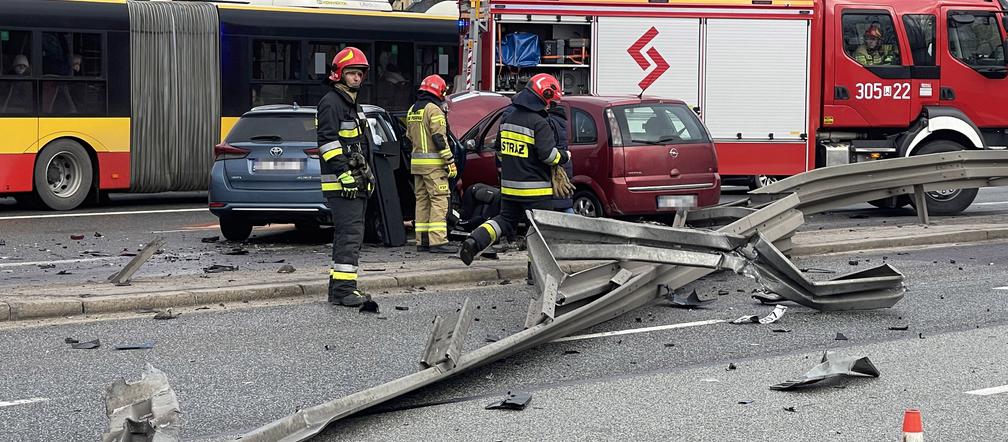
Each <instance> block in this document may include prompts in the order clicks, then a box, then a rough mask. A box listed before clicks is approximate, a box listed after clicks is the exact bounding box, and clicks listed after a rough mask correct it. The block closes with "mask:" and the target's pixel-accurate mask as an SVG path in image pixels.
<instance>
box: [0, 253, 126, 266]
mask: <svg viewBox="0 0 1008 442" xmlns="http://www.w3.org/2000/svg"><path fill="white" fill-rule="evenodd" d="M116 258H118V256H98V257H95V258H81V259H64V260H61V261H27V262H7V263H3V264H0V268H3V267H24V266H37V265H43V264H75V263H79V262H92V261H108V260H110V259H116Z"/></svg>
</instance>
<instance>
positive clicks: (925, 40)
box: [903, 14, 935, 66]
mask: <svg viewBox="0 0 1008 442" xmlns="http://www.w3.org/2000/svg"><path fill="white" fill-rule="evenodd" d="M903 26H904V27H905V28H906V33H907V38H908V39H909V40H910V51H911V55H913V64H914V66H934V65H935V52H934V41H935V16H933V15H928V14H908V15H904V16H903Z"/></svg>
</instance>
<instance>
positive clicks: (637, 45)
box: [627, 26, 669, 90]
mask: <svg viewBox="0 0 1008 442" xmlns="http://www.w3.org/2000/svg"><path fill="white" fill-rule="evenodd" d="M657 36H658V30H657V29H655V28H654V26H652V27H651V29H648V31H647V32H645V33H644V35H642V36H641V37H640V38H638V39H637V41H635V42H634V44H632V45H630V47H629V48H628V49H627V52H628V53H629V54H630V57H631V58H633V59H634V61H636V62H637V65H638V66H640V68H641V69H642V70H644V71H647V69H648V68H649V67H651V61H653V62H654V65H655V68H654V70H652V71H651V73H650V74H647V76H646V77H644V79H643V80H641V81H640V83H637V85H638V86H640V88H641V89H642V90H647V88H648V87H650V86H651V85H652V84H653V83H654V82H655V81H656V80H658V77H661V76H662V74H664V73H665V71H667V70H668V68H669V64H668V62H666V61H665V59H664V58H662V56H661V54H659V53H658V50H657V49H655V48H654V46H652V47H651V48H649V49H648V50H647V55H648V57H651V61H648V59H647V57H645V56H644V52H643V50H644V46H647V45H648V43H651V40H654V38H655V37H657Z"/></svg>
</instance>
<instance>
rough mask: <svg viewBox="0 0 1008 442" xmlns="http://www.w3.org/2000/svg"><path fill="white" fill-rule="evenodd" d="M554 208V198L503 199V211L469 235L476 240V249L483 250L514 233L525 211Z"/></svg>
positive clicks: (523, 218) (524, 218)
mask: <svg viewBox="0 0 1008 442" xmlns="http://www.w3.org/2000/svg"><path fill="white" fill-rule="evenodd" d="M532 209H539V210H553V200H549V199H548V200H541V201H534V202H517V201H509V200H503V201H501V212H500V214H499V215H497V216H495V217H493V219H491V220H490V221H487V222H485V223H483V224H481V225H480V226H479V227H477V228H476V230H473V231H472V233H471V234H469V237H470V238H472V239H474V240H476V250H479V251H481V252H482V251H483V250H486V249H487V247H490V246H492V245H493V244H494V243H495V242H497V240H498V239H500V238H503V237H506V236H510V235H513V234H514V232H515V229H516V228H517V227H518V223H520V222H522V221H525V220H526V217H525V211H526V210H532Z"/></svg>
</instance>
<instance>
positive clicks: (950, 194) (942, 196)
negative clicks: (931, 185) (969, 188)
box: [927, 189, 962, 201]
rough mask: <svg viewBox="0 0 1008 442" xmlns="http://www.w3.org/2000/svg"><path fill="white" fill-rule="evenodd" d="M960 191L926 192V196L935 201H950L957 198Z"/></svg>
mask: <svg viewBox="0 0 1008 442" xmlns="http://www.w3.org/2000/svg"><path fill="white" fill-rule="evenodd" d="M961 191H962V189H942V190H936V191H934V192H928V193H927V195H928V196H929V197H931V199H933V200H935V201H950V200H953V199H955V198H956V197H957V196H959V193H960V192H961Z"/></svg>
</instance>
